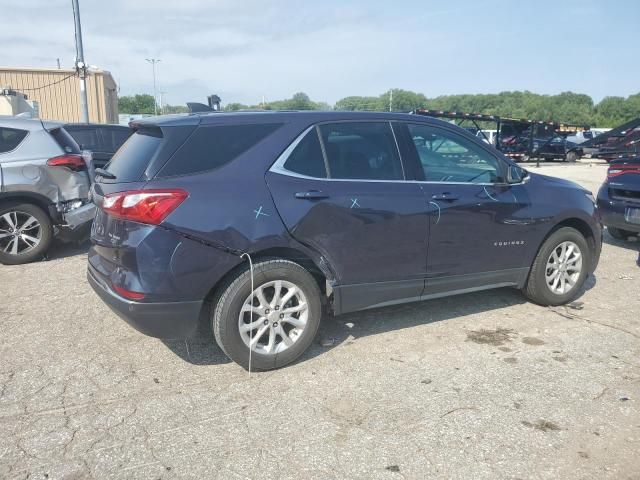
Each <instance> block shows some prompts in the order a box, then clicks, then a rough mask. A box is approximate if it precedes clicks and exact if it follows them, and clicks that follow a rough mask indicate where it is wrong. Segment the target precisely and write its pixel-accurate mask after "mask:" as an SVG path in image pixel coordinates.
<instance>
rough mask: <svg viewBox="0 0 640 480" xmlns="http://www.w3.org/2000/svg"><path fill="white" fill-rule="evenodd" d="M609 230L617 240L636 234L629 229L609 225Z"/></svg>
mask: <svg viewBox="0 0 640 480" xmlns="http://www.w3.org/2000/svg"><path fill="white" fill-rule="evenodd" d="M607 231H608V232H609V235H611V236H612V237H613V238H615V239H617V240H626V239H627V238H629V237H632V236H634V235H636V234H635V233H634V232H630V231H629V230H623V229H621V228H615V227H607Z"/></svg>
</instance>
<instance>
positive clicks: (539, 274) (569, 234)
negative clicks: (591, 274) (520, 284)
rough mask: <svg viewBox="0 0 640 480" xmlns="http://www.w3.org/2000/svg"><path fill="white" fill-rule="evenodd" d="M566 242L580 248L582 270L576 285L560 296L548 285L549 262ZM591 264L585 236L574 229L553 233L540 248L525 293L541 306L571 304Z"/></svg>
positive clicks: (561, 229)
mask: <svg viewBox="0 0 640 480" xmlns="http://www.w3.org/2000/svg"><path fill="white" fill-rule="evenodd" d="M566 241H570V242H573V243H574V244H575V245H577V247H578V248H579V250H580V254H581V255H582V268H581V271H580V274H579V276H578V278H577V280H576V282H575V285H574V286H573V287H572V288H571V289H570V290H569V291H567V292H566V293H564V294H559V293H555V292H553V291H552V290H551V288H550V287H549V286H548V285H547V281H546V269H547V261H548V260H549V257H550V256H551V254H552V253H553V251H554V249H556V248H558V246H559V245H560V244H562V243H563V242H566ZM591 263H592V259H591V251H590V250H589V245H588V244H587V241H586V239H585V238H584V236H583V235H582V234H581V233H580V232H579V231H578V230H576V229H574V228H570V227H562V228H559V229H558V230H556V231H555V232H553V233H552V234H551V235H550V236H549V237H548V238H547V239H546V240H545V242H544V243H543V244H542V246H541V247H540V250H539V251H538V254H537V255H536V258H535V260H534V261H533V265H532V266H531V270H530V271H529V278H528V279H527V283H526V285H525V288H524V289H523V293H524V295H525V296H526V297H527V298H528V299H529V300H531V301H532V302H534V303H537V304H539V305H544V306H549V305H553V306H556V305H563V304H565V303H569V302H571V301H572V300H573V299H575V298H576V297H577V296H578V294H579V293H580V291H581V289H582V287H583V285H584V281H585V280H586V278H587V272H588V271H589V268H590V266H591Z"/></svg>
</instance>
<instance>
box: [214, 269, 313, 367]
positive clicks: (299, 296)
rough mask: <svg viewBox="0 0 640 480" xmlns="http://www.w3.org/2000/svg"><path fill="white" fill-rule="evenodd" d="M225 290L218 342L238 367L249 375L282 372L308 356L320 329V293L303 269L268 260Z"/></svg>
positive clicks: (219, 305)
mask: <svg viewBox="0 0 640 480" xmlns="http://www.w3.org/2000/svg"><path fill="white" fill-rule="evenodd" d="M253 282H254V290H253V292H252V291H251V272H250V270H248V269H247V270H245V271H243V272H241V273H240V274H238V276H236V277H235V279H232V280H231V281H230V282H227V284H226V286H223V287H222V288H221V293H220V295H219V297H218V298H217V301H216V303H215V308H214V311H213V318H212V324H213V333H214V335H215V338H216V342H217V343H218V345H219V346H220V348H221V349H222V350H223V351H224V353H225V354H226V355H227V356H228V357H229V358H230V359H231V360H233V361H234V362H236V363H238V364H239V365H241V366H243V367H244V368H247V369H248V368H249V349H251V369H252V370H271V369H274V368H280V367H283V366H285V365H287V364H289V363H291V362H293V361H294V360H295V359H297V358H298V357H299V356H300V355H302V354H303V353H304V351H305V350H307V348H309V346H310V345H311V343H312V342H313V339H314V337H315V335H316V332H317V331H318V326H319V325H320V318H321V316H322V305H321V302H320V289H319V288H318V284H317V283H316V281H315V279H314V278H313V277H312V276H311V274H310V273H309V272H307V271H306V270H305V269H304V268H302V267H301V266H300V265H298V264H297V263H294V262H290V261H288V260H268V261H263V262H260V263H257V264H255V265H254V279H253Z"/></svg>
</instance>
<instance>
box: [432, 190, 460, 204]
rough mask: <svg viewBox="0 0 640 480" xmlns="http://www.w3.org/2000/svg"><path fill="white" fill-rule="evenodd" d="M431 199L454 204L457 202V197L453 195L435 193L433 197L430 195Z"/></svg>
mask: <svg viewBox="0 0 640 480" xmlns="http://www.w3.org/2000/svg"><path fill="white" fill-rule="evenodd" d="M431 198H432V199H433V200H436V201H440V202H454V201H456V200H458V198H459V197H458V196H457V195H454V194H453V193H449V192H444V193H436V194H435V195H432V196H431Z"/></svg>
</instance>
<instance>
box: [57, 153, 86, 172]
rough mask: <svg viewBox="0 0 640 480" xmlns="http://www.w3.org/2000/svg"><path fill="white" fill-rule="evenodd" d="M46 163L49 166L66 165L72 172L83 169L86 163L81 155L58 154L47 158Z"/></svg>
mask: <svg viewBox="0 0 640 480" xmlns="http://www.w3.org/2000/svg"><path fill="white" fill-rule="evenodd" d="M47 165H49V166H50V167H66V168H68V169H70V170H73V171H74V172H78V171H80V170H85V169H86V168H87V164H86V163H84V160H83V158H82V156H81V155H60V156H58V157H53V158H50V159H49V160H47Z"/></svg>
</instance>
